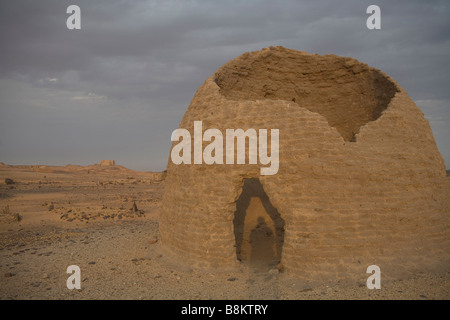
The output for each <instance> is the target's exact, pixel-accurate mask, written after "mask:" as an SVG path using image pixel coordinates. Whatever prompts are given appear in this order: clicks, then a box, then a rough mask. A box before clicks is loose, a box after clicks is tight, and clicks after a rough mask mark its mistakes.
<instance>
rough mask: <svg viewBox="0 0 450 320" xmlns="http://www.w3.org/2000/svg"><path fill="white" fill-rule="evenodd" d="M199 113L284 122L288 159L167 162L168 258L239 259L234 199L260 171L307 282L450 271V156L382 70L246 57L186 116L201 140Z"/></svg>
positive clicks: (275, 52)
mask: <svg viewBox="0 0 450 320" xmlns="http://www.w3.org/2000/svg"><path fill="white" fill-rule="evenodd" d="M196 120H201V121H203V132H204V131H205V130H207V129H209V128H216V129H219V130H221V131H222V132H223V133H225V130H226V129H237V128H242V129H244V130H246V129H248V128H253V129H256V130H257V129H279V135H280V136H279V142H280V145H279V154H280V167H279V171H278V173H277V174H275V175H272V176H262V175H260V167H261V166H262V165H261V164H259V163H258V164H256V165H249V164H245V165H236V164H235V165H227V164H222V165H216V164H214V165H206V164H196V165H194V164H192V165H185V164H180V165H174V164H173V163H172V162H171V160H170V158H169V162H168V167H167V177H166V180H165V192H164V197H163V205H162V212H161V218H160V237H161V241H162V244H163V246H164V247H165V249H166V250H167V252H168V254H169V255H170V256H172V257H174V258H177V259H179V260H180V261H182V262H183V263H186V264H189V265H191V266H193V267H194V268H233V267H236V266H237V265H238V264H239V261H238V260H237V255H236V239H235V234H234V226H233V220H234V215H235V212H236V201H237V199H238V198H239V196H240V194H241V193H242V188H243V185H244V179H246V178H258V179H259V181H260V182H261V184H262V186H263V188H264V191H265V192H266V194H267V196H268V198H269V199H270V202H271V204H272V205H273V206H274V207H275V208H276V209H277V210H278V212H279V214H280V216H281V217H282V219H283V220H284V232H285V234H284V243H283V246H282V253H281V264H282V265H283V266H284V269H285V270H286V271H287V272H289V273H291V274H295V275H296V276H298V277H299V278H305V279H319V280H321V279H345V278H351V277H352V276H353V275H354V273H355V272H359V273H361V269H364V270H365V268H366V267H367V266H368V265H371V264H376V265H378V266H380V268H381V270H382V272H383V273H384V274H390V275H392V276H393V277H395V276H399V277H401V276H402V275H404V274H405V272H410V273H413V272H418V271H421V270H428V269H436V268H441V269H445V268H447V269H448V267H449V266H450V264H449V255H450V250H449V249H450V239H449V215H450V205H449V198H450V186H449V182H448V180H447V178H446V171H445V165H444V161H443V159H442V157H441V155H440V153H439V151H438V149H437V146H436V143H435V140H434V137H433V134H432V131H431V128H430V126H429V123H428V121H427V120H426V119H425V118H424V115H423V113H422V112H421V111H420V110H419V109H418V107H417V106H416V105H415V104H414V102H413V101H412V100H411V99H410V97H409V96H408V95H407V93H406V92H405V91H404V89H402V88H401V87H400V86H399V85H398V84H397V83H396V82H395V81H394V80H393V79H392V78H390V77H389V76H387V75H386V74H384V73H382V72H381V71H379V70H376V69H374V68H371V67H369V66H367V65H366V64H363V63H360V62H358V61H356V60H355V59H352V58H345V57H338V56H334V55H325V56H321V55H316V54H308V53H305V52H299V51H295V50H290V49H285V48H282V47H271V48H266V49H263V50H261V51H256V52H250V53H245V54H243V55H241V56H240V57H238V58H236V59H234V60H232V61H230V62H228V63H227V64H225V65H224V66H222V67H221V68H220V69H219V70H218V71H217V72H216V73H215V74H213V75H212V76H211V77H209V78H208V79H207V80H206V81H205V82H204V83H203V85H202V86H201V87H200V88H199V89H198V90H197V92H196V94H195V96H194V97H193V99H192V101H191V104H190V106H189V108H188V110H187V112H186V114H185V115H184V117H183V119H182V121H181V124H180V128H185V129H188V130H189V131H190V132H191V137H192V138H193V136H194V135H193V125H194V121H196ZM207 144H208V142H204V143H203V147H205V146H206V145H207ZM224 144H225V141H224ZM174 145H175V143H174ZM192 145H193V141H192ZM269 150H270V149H269ZM224 157H225V154H224ZM192 158H193V155H192ZM247 163H248V160H247Z"/></svg>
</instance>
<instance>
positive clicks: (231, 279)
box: [227, 277, 237, 281]
mask: <svg viewBox="0 0 450 320" xmlns="http://www.w3.org/2000/svg"><path fill="white" fill-rule="evenodd" d="M236 280H237V278H235V277H231V278H228V279H227V281H236Z"/></svg>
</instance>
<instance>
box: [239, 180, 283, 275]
mask: <svg viewBox="0 0 450 320" xmlns="http://www.w3.org/2000/svg"><path fill="white" fill-rule="evenodd" d="M233 223H234V236H235V241H236V257H237V259H238V260H239V261H241V262H242V263H245V264H249V265H250V266H254V267H257V268H266V267H273V266H276V265H277V264H278V263H279V262H280V261H281V252H282V248H283V242H284V220H283V219H282V218H281V216H280V214H279V212H278V210H277V209H276V208H275V207H274V206H273V205H272V203H271V202H270V200H269V197H268V196H267V194H266V192H265V191H264V188H263V186H262V184H261V182H260V181H259V179H257V178H251V179H244V185H243V188H242V193H241V195H240V197H239V199H238V200H237V201H236V211H235V213H234V221H233Z"/></svg>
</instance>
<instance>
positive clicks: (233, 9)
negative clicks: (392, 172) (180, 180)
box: [0, 0, 450, 171]
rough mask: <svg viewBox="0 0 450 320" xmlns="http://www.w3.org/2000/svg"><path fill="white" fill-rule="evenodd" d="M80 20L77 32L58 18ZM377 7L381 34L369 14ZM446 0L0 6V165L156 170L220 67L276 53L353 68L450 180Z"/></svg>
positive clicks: (75, 0)
mask: <svg viewBox="0 0 450 320" xmlns="http://www.w3.org/2000/svg"><path fill="white" fill-rule="evenodd" d="M71 4H75V5H78V6H79V7H80V8H81V30H68V29H67V27H66V20H67V18H68V17H69V14H67V13H66V9H67V7H68V6H69V5H71ZM371 4H376V5H379V6H380V8H381V30H369V29H367V27H366V20H367V18H368V17H369V15H368V14H366V9H367V7H368V6H369V5H371ZM449 17H450V2H449V1H421V0H418V1H412V0H408V1H361V0H354V1H353V0H344V1H335V0H330V1H274V0H270V1H249V0H239V1H227V0H221V1H212V0H210V1H185V0H183V1H181V0H180V1H115V0H104V1H97V0H96V1H80V0H70V1H63V0H54V1H50V0H39V1H36V0H30V1H23V0H2V1H1V2H0V43H1V49H0V161H1V162H4V163H7V164H55V165H65V164H68V163H72V164H81V165H88V164H93V163H98V162H99V161H100V160H102V159H114V160H116V163H118V164H121V165H124V166H126V167H129V168H131V169H135V170H151V171H160V170H164V169H165V167H166V165H167V160H168V157H169V149H170V145H171V142H170V134H171V133H172V131H173V130H174V129H176V128H177V127H178V125H179V123H180V121H181V118H182V117H183V114H184V112H185V111H186V109H187V107H188V105H189V103H190V101H191V99H192V97H193V95H194V93H195V91H196V90H197V88H198V87H199V86H200V85H201V84H202V83H203V82H204V80H205V79H206V78H207V77H209V76H210V75H211V74H213V73H214V72H215V71H216V70H217V69H218V68H219V67H220V66H222V65H223V64H225V63H226V62H227V61H229V60H231V59H233V58H235V57H237V56H239V55H240V54H242V53H244V52H246V51H253V50H260V49H262V48H264V47H268V46H276V45H282V46H284V47H287V48H292V49H297V50H303V51H307V52H310V53H319V54H337V55H341V56H351V57H354V58H356V59H358V60H359V61H361V62H364V63H367V64H369V65H370V66H373V67H376V68H379V69H381V70H382V71H384V72H385V73H387V74H389V75H390V76H392V77H393V78H394V79H395V80H396V81H397V82H398V83H399V84H400V85H401V86H402V87H403V88H405V90H406V91H407V92H408V94H409V95H410V97H411V98H412V99H413V100H414V101H415V102H416V104H417V105H418V106H419V108H421V110H422V111H423V112H424V113H425V117H426V118H427V119H428V120H429V121H430V125H431V127H432V129H433V133H434V136H435V138H436V141H437V144H438V147H439V150H440V152H441V154H442V155H443V157H444V159H445V161H446V165H447V168H449V167H450V139H449V138H450V90H449V89H450V88H449V85H450V63H449V58H450V19H449Z"/></svg>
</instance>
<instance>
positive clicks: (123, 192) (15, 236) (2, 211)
mask: <svg viewBox="0 0 450 320" xmlns="http://www.w3.org/2000/svg"><path fill="white" fill-rule="evenodd" d="M5 179H11V180H12V181H8V183H6V180H5ZM163 184H164V182H163V181H161V177H160V175H159V174H154V173H147V172H135V171H131V170H128V169H125V168H123V167H120V166H114V167H102V166H98V165H97V166H89V167H79V166H66V167H30V166H3V165H1V166H0V299H3V300H6V299H183V300H185V299H186V300H187V299H189V300H190V299H214V300H215V299H252V300H262V299H289V300H292V299H295V300H297V299H449V298H450V272H447V273H444V274H423V273H422V274H417V275H414V276H413V277H409V278H407V279H401V280H396V281H383V278H382V288H381V289H380V290H369V289H367V287H366V285H365V283H362V282H359V283H339V282H338V283H328V284H322V285H313V284H310V283H303V282H301V281H299V280H297V279H295V278H293V277H291V276H289V275H287V274H285V273H280V272H278V270H276V269H272V270H269V271H264V272H261V271H254V270H251V269H250V268H248V267H246V266H245V265H244V266H242V268H241V270H240V271H239V272H219V271H211V272H204V271H195V270H191V269H189V268H180V267H179V266H175V265H171V264H170V263H168V262H167V261H166V260H164V252H163V251H162V249H161V246H160V243H159V242H158V241H157V240H158V239H157V236H158V217H159V206H160V201H161V197H162V191H163ZM17 214H18V215H17ZM18 220H20V221H18ZM70 265H77V266H79V267H80V270H81V279H82V281H81V289H79V290H77V289H74V290H69V289H68V288H67V286H66V280H67V278H68V277H69V276H70V275H69V274H67V273H66V269H67V267H68V266H70ZM449 271H450V270H449Z"/></svg>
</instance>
